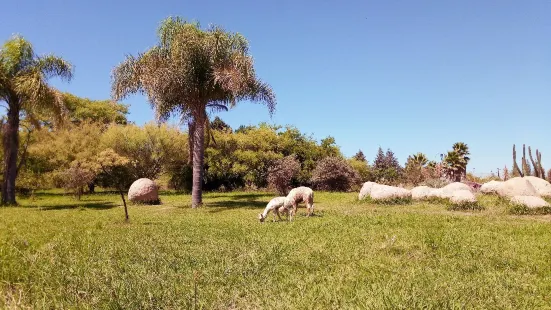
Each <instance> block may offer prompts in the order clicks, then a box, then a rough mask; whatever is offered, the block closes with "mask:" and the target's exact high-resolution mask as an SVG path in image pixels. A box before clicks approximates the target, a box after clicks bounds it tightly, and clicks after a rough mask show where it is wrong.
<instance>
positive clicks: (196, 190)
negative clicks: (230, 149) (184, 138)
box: [191, 109, 206, 208]
mask: <svg viewBox="0 0 551 310" xmlns="http://www.w3.org/2000/svg"><path fill="white" fill-rule="evenodd" d="M205 118H206V111H205V110H204V109H203V110H201V111H198V113H197V114H196V115H195V117H194V120H193V121H194V122H195V124H194V125H195V126H194V128H193V129H194V130H193V162H192V164H193V184H192V188H191V207H192V208H197V207H200V206H201V205H202V204H203V197H202V196H203V161H204V158H205V126H204V124H205Z"/></svg>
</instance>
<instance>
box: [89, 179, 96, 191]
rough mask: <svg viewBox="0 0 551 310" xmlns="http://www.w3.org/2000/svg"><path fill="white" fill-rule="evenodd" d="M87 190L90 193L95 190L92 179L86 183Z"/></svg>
mask: <svg viewBox="0 0 551 310" xmlns="http://www.w3.org/2000/svg"><path fill="white" fill-rule="evenodd" d="M88 192H89V193H90V194H93V193H95V192H96V183H95V181H92V182H90V184H88Z"/></svg>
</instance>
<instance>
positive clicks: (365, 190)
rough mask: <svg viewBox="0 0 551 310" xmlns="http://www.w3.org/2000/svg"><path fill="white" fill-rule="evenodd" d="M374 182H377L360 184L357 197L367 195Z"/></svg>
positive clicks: (362, 197) (363, 197) (360, 198)
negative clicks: (360, 187)
mask: <svg viewBox="0 0 551 310" xmlns="http://www.w3.org/2000/svg"><path fill="white" fill-rule="evenodd" d="M374 184H377V183H375V182H365V183H364V185H362V189H360V194H358V199H359V200H362V199H365V198H366V197H368V196H369V195H370V194H371V188H372V187H373V185H374Z"/></svg>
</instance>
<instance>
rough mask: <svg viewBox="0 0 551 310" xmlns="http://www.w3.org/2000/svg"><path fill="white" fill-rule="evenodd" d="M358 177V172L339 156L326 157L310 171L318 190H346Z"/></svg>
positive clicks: (354, 183) (356, 181)
mask: <svg viewBox="0 0 551 310" xmlns="http://www.w3.org/2000/svg"><path fill="white" fill-rule="evenodd" d="M359 179H360V176H359V175H358V172H356V170H354V168H352V167H351V166H350V164H349V163H348V162H347V161H345V160H344V159H342V158H340V157H326V158H324V159H322V160H320V161H319V162H318V164H317V165H316V168H315V169H314V171H313V172H312V183H313V184H314V185H315V187H316V188H318V189H320V190H329V191H348V190H350V189H351V188H352V186H353V185H356V184H357V183H358V181H359Z"/></svg>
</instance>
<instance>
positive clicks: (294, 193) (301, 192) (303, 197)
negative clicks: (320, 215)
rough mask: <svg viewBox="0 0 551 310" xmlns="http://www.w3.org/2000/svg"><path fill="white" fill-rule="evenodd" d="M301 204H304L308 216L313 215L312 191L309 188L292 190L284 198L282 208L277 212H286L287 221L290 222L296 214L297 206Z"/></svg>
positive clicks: (302, 187) (303, 187)
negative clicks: (287, 214) (287, 215)
mask: <svg viewBox="0 0 551 310" xmlns="http://www.w3.org/2000/svg"><path fill="white" fill-rule="evenodd" d="M301 202H304V203H305V204H306V209H307V210H308V216H310V215H312V214H313V213H314V191H313V190H312V189H311V188H309V187H305V186H301V187H297V188H293V189H292V190H291V191H290V192H289V194H288V195H287V197H285V203H284V204H283V207H280V208H279V211H280V212H282V211H283V212H288V213H289V221H291V220H292V219H293V216H294V215H295V213H296V212H297V205H298V204H299V203H301Z"/></svg>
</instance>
